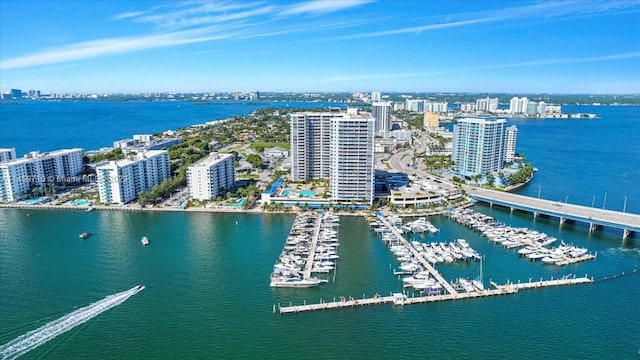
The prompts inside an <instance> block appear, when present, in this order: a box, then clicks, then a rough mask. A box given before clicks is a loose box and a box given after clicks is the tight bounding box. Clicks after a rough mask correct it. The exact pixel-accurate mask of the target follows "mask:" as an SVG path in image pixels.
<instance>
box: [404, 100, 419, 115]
mask: <svg viewBox="0 0 640 360" xmlns="http://www.w3.org/2000/svg"><path fill="white" fill-rule="evenodd" d="M404 103H405V106H404V108H405V109H406V110H408V111H415V112H423V111H424V100H420V99H406V100H405V101H404Z"/></svg>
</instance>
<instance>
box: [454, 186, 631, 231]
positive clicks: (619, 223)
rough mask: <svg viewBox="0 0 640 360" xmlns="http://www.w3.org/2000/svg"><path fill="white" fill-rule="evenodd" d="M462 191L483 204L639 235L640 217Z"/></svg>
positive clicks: (470, 188)
mask: <svg viewBox="0 0 640 360" xmlns="http://www.w3.org/2000/svg"><path fill="white" fill-rule="evenodd" d="M463 188H464V190H465V191H466V192H467V193H468V194H469V195H471V197H473V198H475V199H477V200H480V201H487V202H493V203H494V204H498V205H503V206H508V207H513V208H515V209H520V210H526V211H530V212H536V213H538V214H545V215H550V216H554V217H559V218H563V219H569V220H576V221H583V222H587V223H593V224H597V225H603V226H609V227H614V228H618V229H627V230H631V231H635V232H640V215H638V214H632V213H626V212H620V211H613V210H605V209H598V208H593V207H588V206H581V205H573V204H567V203H562V202H558V201H551V200H545V199H538V198H533V197H529V196H523V195H517V194H511V193H508V192H503V191H494V190H489V189H482V188H477V187H473V186H469V185H463Z"/></svg>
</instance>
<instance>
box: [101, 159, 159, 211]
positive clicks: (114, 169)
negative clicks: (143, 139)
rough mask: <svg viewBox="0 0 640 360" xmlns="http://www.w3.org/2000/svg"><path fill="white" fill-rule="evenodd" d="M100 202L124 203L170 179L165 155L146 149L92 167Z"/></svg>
mask: <svg viewBox="0 0 640 360" xmlns="http://www.w3.org/2000/svg"><path fill="white" fill-rule="evenodd" d="M96 174H97V177H98V189H99V193H100V201H101V202H103V203H105V204H126V203H128V202H130V201H132V200H135V199H136V198H137V197H138V193H139V192H145V191H148V190H150V189H151V188H152V187H153V186H154V185H158V184H160V183H161V182H162V181H164V180H165V179H169V178H170V177H171V171H170V166H169V152H168V151H166V150H150V151H145V152H141V153H137V154H136V155H135V156H130V157H129V158H127V159H123V160H118V161H110V162H109V163H108V164H106V165H101V166H97V167H96Z"/></svg>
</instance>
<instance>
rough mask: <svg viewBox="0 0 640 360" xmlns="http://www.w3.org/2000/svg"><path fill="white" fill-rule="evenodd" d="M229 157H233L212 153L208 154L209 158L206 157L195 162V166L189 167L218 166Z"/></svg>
mask: <svg viewBox="0 0 640 360" xmlns="http://www.w3.org/2000/svg"><path fill="white" fill-rule="evenodd" d="M230 157H233V154H220V153H217V152H212V153H210V154H209V156H207V157H206V158H204V159H202V160H200V161H198V162H196V163H195V164H193V165H191V166H190V167H198V166H202V167H209V166H213V165H215V164H218V163H220V162H222V161H224V160H226V159H228V158H230Z"/></svg>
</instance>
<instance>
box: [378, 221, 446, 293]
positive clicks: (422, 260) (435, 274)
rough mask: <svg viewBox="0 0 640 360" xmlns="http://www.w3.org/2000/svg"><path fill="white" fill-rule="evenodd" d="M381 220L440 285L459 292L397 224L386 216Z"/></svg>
mask: <svg viewBox="0 0 640 360" xmlns="http://www.w3.org/2000/svg"><path fill="white" fill-rule="evenodd" d="M379 220H380V221H381V222H382V224H384V226H386V227H387V228H388V229H389V230H390V231H391V233H392V234H393V235H395V237H396V238H398V240H400V241H401V242H402V244H403V245H404V246H405V247H407V249H409V250H410V251H411V253H412V254H413V256H415V257H416V259H418V261H420V264H421V265H422V266H424V268H425V269H427V271H428V272H429V274H431V276H433V277H434V279H436V281H437V282H438V283H440V285H442V287H443V288H445V290H447V292H448V293H449V294H453V295H455V294H457V293H458V292H457V291H456V289H454V288H453V286H451V284H449V282H448V281H447V280H445V279H444V277H442V275H440V273H439V272H438V270H436V269H435V268H434V267H433V266H432V265H431V264H430V263H429V262H428V261H427V260H426V259H425V258H424V257H423V256H422V255H420V253H419V252H418V251H417V250H416V249H415V248H414V247H413V246H411V244H409V242H408V241H407V239H405V238H404V236H402V234H400V232H399V231H398V230H397V229H396V228H395V226H393V225H391V224H389V222H388V221H387V220H386V219H385V218H384V217H379Z"/></svg>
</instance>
